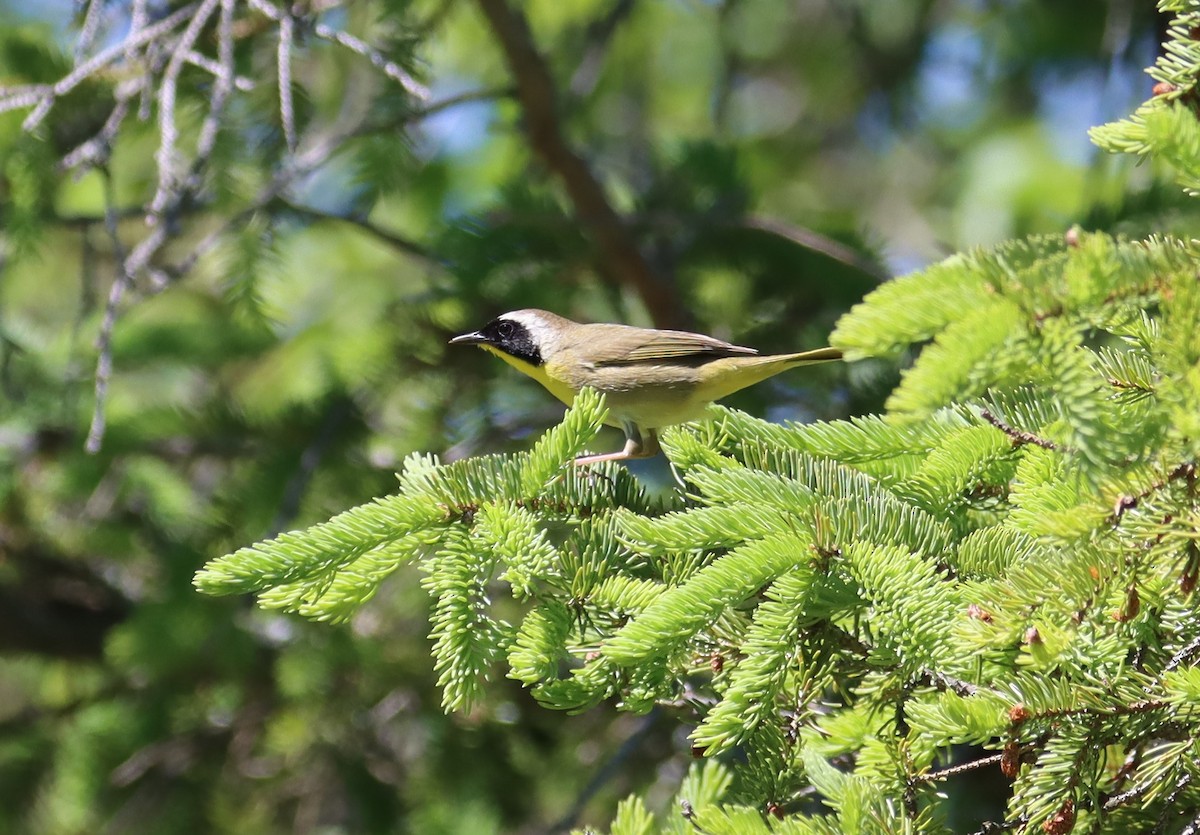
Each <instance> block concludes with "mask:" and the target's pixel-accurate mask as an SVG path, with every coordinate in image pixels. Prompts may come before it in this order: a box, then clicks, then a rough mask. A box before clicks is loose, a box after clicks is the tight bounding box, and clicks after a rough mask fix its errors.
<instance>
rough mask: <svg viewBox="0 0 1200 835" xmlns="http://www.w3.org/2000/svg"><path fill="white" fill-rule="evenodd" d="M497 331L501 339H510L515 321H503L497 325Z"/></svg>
mask: <svg viewBox="0 0 1200 835" xmlns="http://www.w3.org/2000/svg"><path fill="white" fill-rule="evenodd" d="M496 333H498V334H500V338H501V339H509V338H511V337H512V335H513V323H512V322H501V323H499V324H498V325H496Z"/></svg>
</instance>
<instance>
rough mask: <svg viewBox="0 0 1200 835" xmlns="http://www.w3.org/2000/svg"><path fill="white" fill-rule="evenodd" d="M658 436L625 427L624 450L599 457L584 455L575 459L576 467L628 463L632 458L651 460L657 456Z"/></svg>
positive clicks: (634, 427) (648, 430)
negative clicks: (602, 463)
mask: <svg viewBox="0 0 1200 835" xmlns="http://www.w3.org/2000/svg"><path fill="white" fill-rule="evenodd" d="M658 451H659V446H658V434H657V433H656V432H655V431H654V430H653V429H647V430H646V432H645V434H644V435H643V434H642V432H641V431H640V430H639V429H638V428H637V427H636V426H632V425H629V426H626V427H625V448H624V449H622V450H621V451H620V452H605V453H602V454H600V455H584V456H583V457H581V458H576V459H575V464H576V466H579V465H582V464H599V463H600V462H601V461H629V460H631V459H634V458H652V457H654V456H655V455H658Z"/></svg>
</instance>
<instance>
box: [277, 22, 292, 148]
mask: <svg viewBox="0 0 1200 835" xmlns="http://www.w3.org/2000/svg"><path fill="white" fill-rule="evenodd" d="M295 27H296V21H295V18H293V17H292V15H291V13H290V12H287V11H285V12H284V14H283V17H281V18H280V19H279V49H278V52H277V54H276V59H275V60H276V64H277V67H278V72H279V121H280V123H281V124H282V125H283V143H284V144H285V145H286V146H287V149H288V152H289V153H293V154H294V153H296V111H295V108H294V107H293V104H292V41H293V39H294V38H295Z"/></svg>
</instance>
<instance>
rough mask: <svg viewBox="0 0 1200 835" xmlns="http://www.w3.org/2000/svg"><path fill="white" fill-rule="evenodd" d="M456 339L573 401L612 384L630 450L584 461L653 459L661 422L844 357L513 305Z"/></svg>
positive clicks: (617, 418)
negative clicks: (772, 350)
mask: <svg viewBox="0 0 1200 835" xmlns="http://www.w3.org/2000/svg"><path fill="white" fill-rule="evenodd" d="M450 344H451V345H478V346H479V347H480V348H482V349H483V350H485V351H488V352H489V353H492V354H495V355H496V356H498V357H499V358H500V359H502V360H504V361H505V362H506V363H508V364H509V365H511V366H512V367H513V368H515V369H517V370H518V371H520V372H521V373H522V374H527V375H529V376H530V377H532V378H533V379H535V380H537V381H538V382H539V383H541V384H542V385H543V386H545V387H546V389H547V390H549V392H550V393H551V394H553V395H554V396H555V397H557V398H558V399H559V400H561V401H562V402H563V403H566V404H567V405H568V406H570V405H571V403H572V401H573V400H574V399H575V395H576V394H577V393H578V392H579V390H580V389H582V388H583V387H584V386H591V387H592V388H595V389H598V390H599V391H601V392H603V393H604V395H605V403H606V404H607V406H608V419H607V421H605V422H606V423H608V425H610V426H615V427H617V428H618V429H621V430H622V431H623V432H624V433H625V448H624V449H623V450H621V451H620V452H609V453H605V454H603V455H585V456H583V457H582V458H577V459H575V463H576V464H593V463H596V462H597V461H625V460H627V459H630V458H649V457H650V456H653V455H656V454H657V453H658V451H659V446H658V430H659V429H661V428H662V427H664V426H670V425H672V424H675V423H686V422H687V421H689V420H695V419H696V418H698V417H700V416H701V415H702V414H703V413H704V410H705V409H707V408H708V406H709V404H711V403H712V402H713V401H715V400H720V399H721V398H722V397H725V396H727V395H730V394H733V393H734V392H735V391H738V390H740V389H744V388H746V386H752V385H754V384H755V383H759V382H762V381H763V380H765V379H767V378H768V377H773V376H775V375H776V374H778V373H780V372H781V371H787V370H788V369H789V368H796V367H797V366H801V365H812V364H814V363H818V362H830V361H832V360H839V359H841V358H842V352H841V351H840V350H838V349H837V348H818V349H816V350H813V351H800V352H799V353H795V354H773V355H770V356H760V355H759V353H758V351H756V350H755V349H753V348H744V347H742V346H741V345H732V344H730V343H728V342H722V341H721V340H720V339H714V338H713V337H711V336H705V335H703V334H699V333H688V332H686V331H669V330H656V329H653V328H634V327H630V326H629V325H603V324H596V325H583V324H580V323H579V322H572V321H571V320H570V319H565V318H563V317H562V316H557V315H555V314H553V313H549V312H547V311H545V310H532V309H530V310H514V311H512V312H511V313H505V314H504V315H503V316H499V317H497V318H495V319H493V320H492V321H490V322H488V323H487V324H486V325H484V326H483V327H482V328H480V329H479V330H477V331H472V332H471V333H464V334H463V335H462V336H456V337H454V338H453V339H451V340H450Z"/></svg>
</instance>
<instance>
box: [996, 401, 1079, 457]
mask: <svg viewBox="0 0 1200 835" xmlns="http://www.w3.org/2000/svg"><path fill="white" fill-rule="evenodd" d="M979 416H980V417H981V418H983V419H984V420H986V421H987V422H988V423H990V424H991V425H992V426H994V427H996V428H997V429H999V430H1000V431H1001V432H1003V433H1004V434H1005V435H1007V436H1008V437H1010V438H1012V439H1013V444H1014V445H1015V446H1023V445H1025V444H1033V445H1034V446H1040V447H1041V448H1042V449H1049V450H1053V451H1056V452H1057V451H1059V450H1061V447H1059V445H1058V444H1056V443H1054V442H1053V441H1048V440H1046V439H1045V438H1041V437H1038V436H1037V435H1035V434H1033V433H1032V432H1026V431H1024V430H1022V429H1017V428H1016V427H1013V426H1009V425H1008V424H1007V423H1005V422H1004V421H1003V420H1001V419H1000V418H999V417H997V416H996V415H994V414H992V413H991V412H990V411H988V410H987V409H980V410H979Z"/></svg>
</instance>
